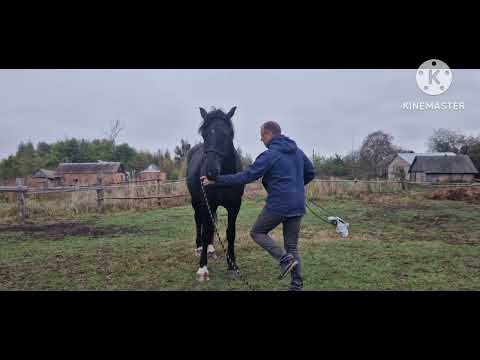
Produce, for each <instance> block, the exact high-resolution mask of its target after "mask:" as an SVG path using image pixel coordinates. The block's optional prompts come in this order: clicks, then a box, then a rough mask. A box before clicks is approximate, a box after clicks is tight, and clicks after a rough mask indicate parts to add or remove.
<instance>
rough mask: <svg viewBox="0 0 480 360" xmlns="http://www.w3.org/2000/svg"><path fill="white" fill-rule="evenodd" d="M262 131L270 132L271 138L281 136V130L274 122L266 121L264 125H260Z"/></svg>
mask: <svg viewBox="0 0 480 360" xmlns="http://www.w3.org/2000/svg"><path fill="white" fill-rule="evenodd" d="M262 129H263V131H265V130H266V131H270V132H271V133H272V135H273V136H278V135H281V134H282V129H281V128H280V125H278V123H276V122H275V121H267V122H266V123H263V125H262Z"/></svg>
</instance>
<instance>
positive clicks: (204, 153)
mask: <svg viewBox="0 0 480 360" xmlns="http://www.w3.org/2000/svg"><path fill="white" fill-rule="evenodd" d="M235 109H236V107H233V108H232V109H231V110H230V111H229V112H228V113H227V114H225V112H223V111H222V110H219V109H215V108H214V109H213V110H212V111H210V112H208V113H207V111H205V109H203V108H200V114H201V116H202V118H203V122H202V124H201V126H200V128H199V130H198V131H199V133H200V134H201V136H202V137H203V141H204V142H203V143H201V144H198V145H195V146H194V147H193V148H192V149H191V150H190V151H189V153H188V155H187V187H188V191H189V192H190V195H191V198H192V207H193V209H194V211H195V223H196V229H197V237H196V248H197V254H198V255H200V267H199V269H198V271H197V280H199V281H203V280H208V279H209V275H208V268H207V262H208V257H209V255H213V256H214V257H215V255H214V254H215V249H214V248H213V236H214V228H213V223H212V220H211V217H210V214H209V211H208V208H207V207H206V204H205V197H204V194H203V192H202V187H201V183H200V176H208V177H209V178H211V179H214V178H216V177H217V176H218V175H223V174H233V173H237V172H239V171H241V170H242V163H241V161H240V156H239V155H238V153H237V151H236V150H235V147H234V146H233V137H234V129H233V124H232V116H233V114H234V113H235ZM244 188H245V186H244V185H240V186H234V187H223V188H222V187H221V186H218V187H217V186H216V185H209V186H206V187H204V190H205V192H206V196H207V199H208V204H209V205H210V209H211V211H212V214H213V216H214V217H215V218H216V211H217V208H218V206H223V207H224V208H225V209H227V211H228V226H227V242H228V250H227V253H228V257H227V264H228V270H230V271H231V272H232V274H236V272H235V270H236V269H237V265H236V262H235V248H234V246H235V244H234V243H235V226H236V220H237V215H238V212H239V211H240V206H241V203H242V196H243V192H244Z"/></svg>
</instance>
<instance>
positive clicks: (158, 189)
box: [157, 179, 162, 206]
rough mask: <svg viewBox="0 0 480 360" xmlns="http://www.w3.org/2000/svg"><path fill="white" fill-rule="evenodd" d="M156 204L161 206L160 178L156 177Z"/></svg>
mask: <svg viewBox="0 0 480 360" xmlns="http://www.w3.org/2000/svg"><path fill="white" fill-rule="evenodd" d="M157 196H158V198H157V205H158V206H161V205H162V200H161V199H160V179H157Z"/></svg>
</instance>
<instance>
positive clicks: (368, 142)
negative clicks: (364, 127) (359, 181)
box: [360, 131, 397, 177]
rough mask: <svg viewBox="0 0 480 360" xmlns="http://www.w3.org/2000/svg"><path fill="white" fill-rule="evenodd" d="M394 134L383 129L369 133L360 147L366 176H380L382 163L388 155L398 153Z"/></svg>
mask: <svg viewBox="0 0 480 360" xmlns="http://www.w3.org/2000/svg"><path fill="white" fill-rule="evenodd" d="M392 141H393V136H392V135H390V134H387V133H384V132H383V131H375V132H373V133H371V134H369V135H368V136H367V137H366V138H365V139H364V140H363V143H362V147H361V148H360V167H361V170H362V172H363V173H364V176H366V177H373V176H380V175H381V173H382V169H381V168H380V164H381V163H382V161H383V160H385V159H386V158H387V157H389V156H391V155H392V154H395V153H397V148H396V147H395V146H394V145H393V144H392Z"/></svg>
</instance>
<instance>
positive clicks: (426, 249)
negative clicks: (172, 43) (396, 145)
mask: <svg viewBox="0 0 480 360" xmlns="http://www.w3.org/2000/svg"><path fill="white" fill-rule="evenodd" d="M321 204H322V205H323V206H324V207H326V208H328V209H329V210H331V213H332V215H338V216H341V217H343V218H344V219H346V220H347V221H348V222H349V223H350V233H351V236H350V237H349V238H347V239H342V238H340V237H338V236H337V235H336V233H335V228H334V227H333V226H331V225H328V224H325V223H322V222H320V221H319V220H318V219H316V218H315V217H313V216H312V215H311V214H309V213H308V214H307V215H306V216H305V218H304V221H303V226H302V231H301V238H300V252H301V255H302V260H303V267H304V275H305V290H480V222H479V221H478V215H479V214H480V205H478V204H471V203H466V202H462V201H449V200H419V199H416V198H409V197H400V196H398V195H396V196H382V197H378V196H376V197H371V198H365V199H363V200H360V199H357V200H348V199H342V200H334V199H329V200H323V201H321ZM262 206H263V201H253V200H248V201H244V202H243V206H242V210H241V212H240V215H239V219H238V222H237V242H236V244H237V246H236V250H237V261H238V265H239V266H240V268H241V270H242V272H243V274H244V276H245V277H246V279H248V281H249V282H250V283H251V284H252V285H253V286H254V287H255V289H257V290H286V289H287V288H288V285H289V284H288V279H285V280H283V281H278V280H277V278H276V277H277V274H278V268H277V266H276V264H275V263H274V262H273V260H272V259H271V258H270V257H269V255H268V254H267V253H266V252H264V251H263V250H262V249H261V248H259V247H258V246H257V245H256V244H255V243H253V241H252V240H251V239H250V237H249V235H248V231H249V229H250V226H251V224H252V223H253V222H254V220H255V219H256V216H257V215H258V213H259V212H260V210H261V208H262ZM219 219H220V221H221V222H222V223H223V224H224V223H225V220H226V211H225V210H224V209H220V211H219ZM74 222H75V223H74ZM58 223H67V225H64V226H61V224H60V225H58ZM224 231H225V228H224V226H223V225H222V226H221V234H222V238H224ZM280 234H281V227H280V228H279V229H277V230H275V231H274V233H273V236H274V237H275V238H276V239H278V240H280V239H281V237H280ZM216 248H217V252H218V253H219V255H222V248H221V246H220V244H216ZM197 268H198V258H196V257H195V256H194V222H193V212H192V209H191V207H190V205H186V206H179V207H172V208H167V209H156V210H149V211H141V212H140V211H138V212H126V213H119V214H106V215H102V216H100V217H97V216H95V215H88V216H83V217H80V218H76V220H72V219H63V220H58V221H57V225H56V226H50V227H48V226H44V227H43V228H41V229H36V228H28V227H24V228H23V229H19V228H15V227H5V226H4V228H3V229H0V290H248V288H247V287H246V286H245V285H244V284H243V283H242V282H241V281H240V280H233V279H231V278H230V277H229V275H228V273H227V271H226V261H225V259H224V258H223V257H222V258H221V259H219V260H217V261H210V262H209V270H210V277H211V280H210V281H209V282H207V283H198V282H197V281H196V280H195V272H196V270H197Z"/></svg>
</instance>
